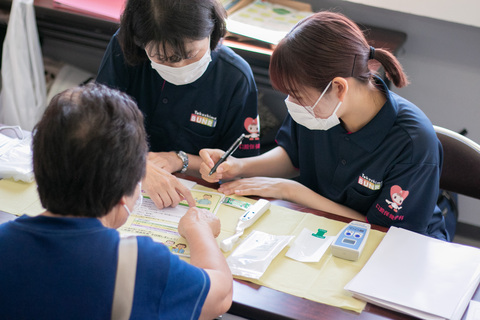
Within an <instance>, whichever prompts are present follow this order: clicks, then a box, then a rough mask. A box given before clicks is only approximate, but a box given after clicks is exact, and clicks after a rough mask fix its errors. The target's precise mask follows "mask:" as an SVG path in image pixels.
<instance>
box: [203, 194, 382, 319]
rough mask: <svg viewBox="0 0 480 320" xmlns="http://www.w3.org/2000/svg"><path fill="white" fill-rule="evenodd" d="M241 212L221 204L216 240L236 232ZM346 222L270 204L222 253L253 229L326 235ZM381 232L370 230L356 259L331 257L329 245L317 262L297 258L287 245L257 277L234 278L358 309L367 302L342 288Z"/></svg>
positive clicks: (367, 257) (358, 267) (360, 264)
mask: <svg viewBox="0 0 480 320" xmlns="http://www.w3.org/2000/svg"><path fill="white" fill-rule="evenodd" d="M196 188H197V187H196ZM202 189H204V190H208V188H205V187H202ZM234 198H236V199H240V200H242V201H248V202H251V203H254V202H255V200H253V199H248V198H242V197H234ZM242 213H244V211H242V210H239V209H236V208H232V207H228V206H220V208H219V210H218V213H217V216H218V217H219V218H220V221H221V222H222V232H221V233H220V236H219V237H218V238H217V241H218V242H220V241H222V240H223V239H225V238H227V237H229V236H231V235H233V234H234V233H235V226H236V224H237V221H238V218H239V217H240V216H241V215H242ZM345 225H346V223H344V222H340V221H336V220H332V219H327V218H325V217H320V216H316V215H313V214H309V213H305V212H300V211H295V210H291V209H287V208H284V207H280V206H276V205H272V206H271V207H270V209H269V210H268V211H267V212H265V213H264V214H263V215H262V217H261V218H260V219H259V220H258V221H257V222H255V224H254V225H253V226H251V227H250V228H248V229H246V230H245V233H244V234H243V235H242V237H241V238H240V240H239V241H238V242H237V244H236V245H235V246H234V247H233V249H232V251H230V252H227V253H225V254H224V255H225V257H228V255H229V254H230V253H231V252H233V251H234V250H235V248H236V246H237V245H238V244H240V242H241V240H242V239H245V238H246V237H247V236H248V235H249V234H250V232H252V231H253V230H259V231H263V232H266V233H270V234H275V235H294V236H297V235H298V234H300V232H301V231H302V230H303V229H304V228H308V229H310V230H312V231H317V230H318V229H324V230H327V233H326V234H325V235H327V236H336V235H337V233H338V232H339V231H340V230H341V229H342V228H343V227H344V226H345ZM384 236H385V233H384V232H380V231H377V230H370V234H369V236H368V240H367V243H366V244H365V248H364V250H363V252H362V255H361V256H360V258H359V259H358V260H357V261H348V260H344V259H340V258H337V257H334V256H332V254H331V250H330V249H328V250H327V252H326V253H325V254H324V256H323V257H322V259H321V260H320V261H319V262H314V263H311V262H308V263H304V262H299V261H296V260H293V259H290V258H287V257H286V256H285V254H286V252H287V251H288V249H289V248H290V247H289V246H287V247H286V248H285V249H283V251H281V252H280V253H279V254H278V256H277V257H276V258H275V259H274V260H273V261H272V263H271V264H270V266H269V267H268V269H267V270H266V271H265V273H264V274H263V276H262V277H261V278H260V279H259V280H254V279H249V278H243V277H237V276H235V278H238V279H241V280H246V281H250V282H253V283H256V284H259V285H262V286H265V287H269V288H272V289H275V290H278V291H281V292H285V293H288V294H291V295H294V296H298V297H302V298H305V299H308V300H312V301H316V302H319V303H323V304H328V305H331V306H335V307H339V308H344V309H348V310H352V311H355V312H358V313H360V312H362V311H363V309H364V308H365V305H366V303H365V302H364V301H361V300H358V299H356V298H353V297H352V295H351V294H350V293H349V292H347V291H346V290H344V289H343V288H344V286H345V285H346V284H347V283H348V282H349V281H350V280H351V279H352V278H353V277H354V276H355V275H356V274H357V273H358V272H359V271H360V270H361V269H362V267H363V266H364V265H365V263H366V262H367V260H368V259H369V258H370V256H371V255H372V253H373V252H374V251H375V249H376V248H377V246H378V244H379V243H380V242H381V240H382V239H383V237H384Z"/></svg>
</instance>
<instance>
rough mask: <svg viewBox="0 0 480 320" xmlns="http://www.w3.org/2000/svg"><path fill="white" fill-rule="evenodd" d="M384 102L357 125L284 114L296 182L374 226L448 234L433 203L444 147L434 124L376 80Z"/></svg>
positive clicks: (283, 141)
mask: <svg viewBox="0 0 480 320" xmlns="http://www.w3.org/2000/svg"><path fill="white" fill-rule="evenodd" d="M377 81H378V84H379V86H380V89H381V90H383V91H384V92H385V95H386V97H387V102H386V103H385V105H384V106H383V107H382V109H381V110H380V111H379V112H378V114H377V115H376V116H375V117H374V118H373V119H372V120H371V121H370V122H369V123H368V124H367V125H365V126H364V127H363V128H362V129H360V130H359V131H357V132H354V133H349V132H347V131H346V130H345V129H344V128H343V127H342V126H341V125H337V126H335V127H333V128H331V129H330V130H327V131H322V130H309V129H307V128H306V127H304V126H302V125H299V124H297V123H296V122H295V121H294V120H293V119H292V118H291V116H290V115H287V117H286V119H285V122H284V123H283V125H282V127H281V128H280V130H279V132H278V135H277V143H278V144H279V145H280V146H281V147H283V148H284V149H285V150H286V152H287V153H288V155H289V157H290V160H291V161H292V163H293V165H294V166H295V167H297V168H298V169H299V173H300V176H299V182H300V183H302V184H303V185H305V186H307V187H308V188H310V189H312V190H313V191H315V192H317V193H318V194H320V195H322V196H324V197H326V198H328V199H330V200H332V201H335V202H337V203H340V204H343V205H345V206H347V207H350V208H352V209H354V210H356V211H358V212H360V213H362V214H364V215H365V216H366V218H367V221H368V222H370V223H372V224H377V225H380V226H385V227H389V226H397V227H402V228H405V229H408V230H412V231H415V232H418V233H421V234H425V235H429V236H432V237H435V238H439V239H449V237H448V235H447V231H446V229H445V221H444V219H443V216H442V215H441V213H440V210H439V208H438V207H437V206H436V202H437V197H438V194H439V179H440V172H441V167H442V159H443V151H442V146H441V144H440V141H439V140H438V139H437V136H436V134H435V131H434V129H433V126H432V123H431V122H430V120H429V119H428V118H427V117H426V116H425V114H424V113H423V112H422V111H421V110H420V109H419V108H418V107H416V106H415V105H413V104H412V103H411V102H409V101H407V100H406V99H404V98H402V97H400V96H398V95H397V94H395V93H393V92H390V91H389V90H388V88H387V87H386V85H385V84H384V83H383V81H381V80H380V79H378V78H377Z"/></svg>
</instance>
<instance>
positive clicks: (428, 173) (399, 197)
mask: <svg viewBox="0 0 480 320" xmlns="http://www.w3.org/2000/svg"><path fill="white" fill-rule="evenodd" d="M439 180H440V167H439V165H436V164H431V163H424V164H402V163H400V164H396V165H395V166H394V167H393V168H392V170H390V172H389V174H388V176H387V177H385V179H384V184H383V186H382V189H381V192H380V194H379V196H378V198H377V199H376V201H375V202H374V203H373V205H372V206H371V207H370V209H369V210H368V212H367V221H368V222H369V223H372V224H377V225H381V226H386V227H390V226H396V227H402V228H405V229H408V230H411V231H415V232H418V233H421V234H426V235H429V234H430V233H431V230H429V225H430V224H431V222H432V218H433V215H434V212H435V209H436V201H437V197H438V186H439Z"/></svg>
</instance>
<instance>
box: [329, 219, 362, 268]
mask: <svg viewBox="0 0 480 320" xmlns="http://www.w3.org/2000/svg"><path fill="white" fill-rule="evenodd" d="M369 233H370V224H368V223H364V222H360V221H352V222H350V223H349V224H347V225H346V226H345V227H344V228H343V229H342V230H341V231H340V232H339V233H338V235H337V238H336V239H335V241H334V242H333V243H332V244H331V246H330V247H331V249H332V255H334V256H335V257H338V258H342V259H346V260H352V261H356V260H357V259H358V258H359V257H360V255H361V254H362V251H363V247H365V243H366V242H367V238H368V234H369Z"/></svg>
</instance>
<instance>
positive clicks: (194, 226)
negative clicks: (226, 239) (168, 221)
mask: <svg viewBox="0 0 480 320" xmlns="http://www.w3.org/2000/svg"><path fill="white" fill-rule="evenodd" d="M205 228H207V230H209V232H211V233H212V235H213V236H214V237H217V236H218V235H219V234H220V229H221V228H220V220H219V219H218V217H217V216H215V215H214V214H213V213H211V212H210V211H208V210H205V209H199V208H195V207H192V208H190V209H189V210H188V211H187V213H186V214H185V215H184V216H183V217H182V218H181V219H180V223H179V225H178V231H179V233H180V234H181V235H182V236H183V237H184V238H186V239H187V240H188V237H189V236H190V235H191V234H193V233H195V232H198V231H200V230H202V229H203V230H205Z"/></svg>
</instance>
